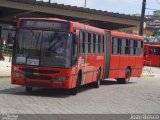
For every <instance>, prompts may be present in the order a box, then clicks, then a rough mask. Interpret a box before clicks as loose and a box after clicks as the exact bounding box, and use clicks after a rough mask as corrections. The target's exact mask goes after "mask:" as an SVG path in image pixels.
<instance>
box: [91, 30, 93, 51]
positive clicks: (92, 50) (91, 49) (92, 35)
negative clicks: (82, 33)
mask: <svg viewBox="0 0 160 120" xmlns="http://www.w3.org/2000/svg"><path fill="white" fill-rule="evenodd" d="M93 46H94V45H93V34H92V33H91V53H93Z"/></svg>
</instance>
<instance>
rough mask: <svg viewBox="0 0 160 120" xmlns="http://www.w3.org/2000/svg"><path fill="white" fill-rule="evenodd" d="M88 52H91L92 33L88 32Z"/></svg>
mask: <svg viewBox="0 0 160 120" xmlns="http://www.w3.org/2000/svg"><path fill="white" fill-rule="evenodd" d="M88 53H91V33H88Z"/></svg>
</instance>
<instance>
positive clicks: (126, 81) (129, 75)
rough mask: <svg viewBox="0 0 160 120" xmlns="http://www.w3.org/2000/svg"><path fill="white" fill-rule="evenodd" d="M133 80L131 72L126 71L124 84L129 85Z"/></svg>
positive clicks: (123, 79)
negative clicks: (131, 79)
mask: <svg viewBox="0 0 160 120" xmlns="http://www.w3.org/2000/svg"><path fill="white" fill-rule="evenodd" d="M130 78H131V70H130V69H129V68H127V69H126V73H125V78H122V83H123V84H128V83H129V81H130Z"/></svg>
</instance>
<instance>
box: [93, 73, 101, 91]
mask: <svg viewBox="0 0 160 120" xmlns="http://www.w3.org/2000/svg"><path fill="white" fill-rule="evenodd" d="M100 77H101V71H100V70H98V74H97V80H96V81H95V82H94V83H93V87H94V88H99V86H100V84H101V79H100Z"/></svg>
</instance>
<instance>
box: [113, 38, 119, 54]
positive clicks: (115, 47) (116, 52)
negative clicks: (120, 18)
mask: <svg viewBox="0 0 160 120" xmlns="http://www.w3.org/2000/svg"><path fill="white" fill-rule="evenodd" d="M112 53H113V54H118V38H117V37H113V38H112Z"/></svg>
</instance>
